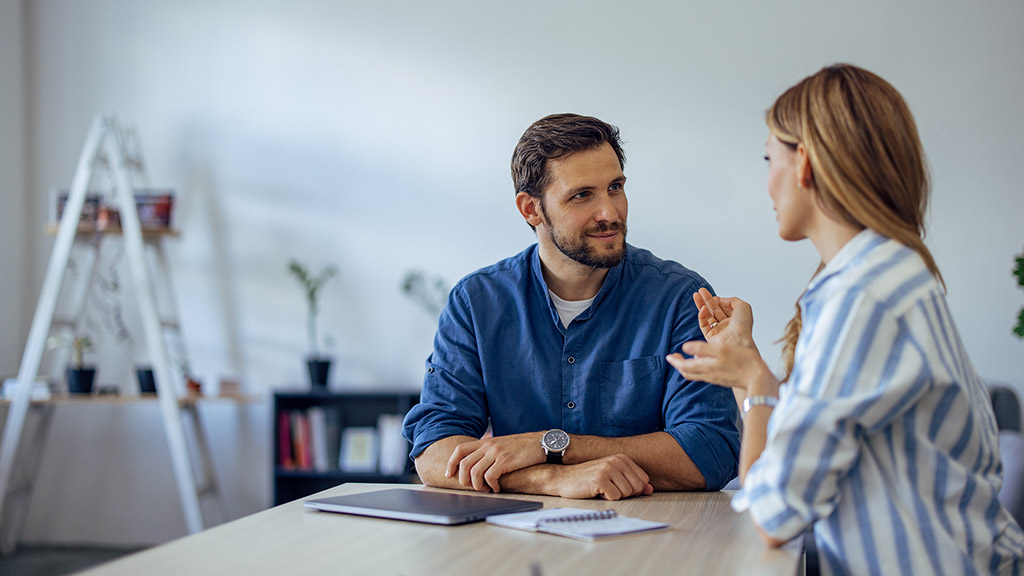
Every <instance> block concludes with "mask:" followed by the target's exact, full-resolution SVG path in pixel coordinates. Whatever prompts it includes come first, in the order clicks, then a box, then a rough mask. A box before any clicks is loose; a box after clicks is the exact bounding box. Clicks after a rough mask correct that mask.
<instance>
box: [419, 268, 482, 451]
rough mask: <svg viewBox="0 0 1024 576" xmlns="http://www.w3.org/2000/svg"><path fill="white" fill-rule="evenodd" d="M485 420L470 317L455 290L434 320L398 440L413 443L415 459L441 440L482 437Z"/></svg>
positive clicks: (467, 305) (458, 289) (466, 307)
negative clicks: (415, 398) (415, 397)
mask: <svg viewBox="0 0 1024 576" xmlns="http://www.w3.org/2000/svg"><path fill="white" fill-rule="evenodd" d="M487 420H488V417H487V406H486V394H485V391H484V384H483V377H482V375H481V369H480V360H479V355H478V354H477V344H476V339H475V336H474V330H473V322H472V314H471V310H470V307H469V304H468V302H467V300H466V298H465V294H464V292H463V291H462V290H461V287H459V286H456V288H455V289H454V290H453V291H452V294H451V296H450V297H449V299H448V304H447V306H446V307H445V309H444V311H443V312H442V313H441V318H440V319H439V320H438V328H437V334H436V335H435V337H434V351H433V353H432V354H431V355H430V357H429V358H428V359H427V362H426V374H425V375H424V378H423V389H422V392H421V393H420V402H419V403H418V404H417V405H416V406H414V407H413V408H412V410H410V411H409V413H408V414H407V415H406V417H405V422H404V425H403V432H402V434H403V436H404V437H405V439H406V440H408V441H410V442H411V443H412V450H411V452H410V456H411V457H413V458H415V457H417V456H419V455H420V454H421V453H422V452H423V450H424V449H426V447H427V446H429V445H431V444H432V443H434V442H436V441H438V440H440V439H442V438H447V437H449V436H460V435H461V436H472V437H474V438H479V437H481V436H483V434H484V432H485V431H486V429H487Z"/></svg>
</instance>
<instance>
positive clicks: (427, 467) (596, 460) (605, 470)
mask: <svg viewBox="0 0 1024 576" xmlns="http://www.w3.org/2000/svg"><path fill="white" fill-rule="evenodd" d="M542 435H543V432H527V433H523V434H511V435H508V436H499V437H491V438H483V439H475V438H472V437H469V436H450V437H448V438H443V439H441V440H438V441H436V442H434V443H433V444H431V445H430V446H428V447H427V448H426V449H425V450H424V451H423V452H422V453H421V454H420V455H419V456H417V457H416V470H417V472H419V475H420V479H421V480H422V481H423V483H424V484H427V485H429V486H438V487H443V488H459V489H463V490H469V489H472V490H477V491H480V492H501V491H506V492H521V493H526V494H547V495H552V496H562V497H565V498H594V497H598V496H600V497H602V498H605V499H607V500H618V499H620V498H628V497H630V496H635V495H638V494H650V493H651V492H653V491H654V490H702V489H704V487H705V486H706V483H705V480H704V476H703V475H702V474H701V472H700V470H698V469H697V466H696V465H694V463H693V461H692V460H691V459H690V458H689V457H688V456H687V455H686V452H684V451H683V449H682V447H681V446H679V443H678V442H676V440H675V438H673V437H672V436H671V435H669V434H668V433H666V432H654V433H651V434H644V435H642V436H628V437H622V438H606V437H601V436H581V435H572V436H571V441H570V443H569V449H568V450H567V451H566V453H565V455H564V457H563V458H564V464H546V463H545V461H546V459H545V455H544V450H543V449H542V448H541V445H540V439H541V436H542Z"/></svg>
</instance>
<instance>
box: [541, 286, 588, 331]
mask: <svg viewBox="0 0 1024 576" xmlns="http://www.w3.org/2000/svg"><path fill="white" fill-rule="evenodd" d="M548 294H550V295H551V301H552V302H554V303H555V310H558V318H559V319H560V320H561V321H562V327H563V328H568V327H569V322H572V321H573V319H574V318H576V317H577V316H579V315H580V314H582V313H583V311H584V310H586V309H587V308H590V305H591V304H593V303H594V298H596V297H597V296H594V298H588V299H586V300H576V301H570V300H562V299H561V298H559V297H558V296H556V295H555V293H554V292H552V291H551V290H548Z"/></svg>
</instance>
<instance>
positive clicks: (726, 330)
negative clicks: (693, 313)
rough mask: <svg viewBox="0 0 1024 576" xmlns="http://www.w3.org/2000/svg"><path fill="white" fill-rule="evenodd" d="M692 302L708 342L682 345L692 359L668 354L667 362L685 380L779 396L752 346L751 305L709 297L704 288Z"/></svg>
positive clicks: (773, 381)
mask: <svg viewBox="0 0 1024 576" xmlns="http://www.w3.org/2000/svg"><path fill="white" fill-rule="evenodd" d="M693 303H694V305H695V306H697V309H698V313H697V318H698V320H699V324H700V329H701V332H703V333H704V337H705V338H706V339H707V342H699V341H694V342H687V343H685V344H683V352H685V353H687V354H689V355H691V356H693V357H692V358H685V357H684V356H683V355H682V354H678V353H676V354H670V355H669V356H668V363H669V364H671V365H672V367H673V368H675V369H676V370H678V371H679V373H680V374H682V375H683V377H684V378H686V379H688V380H703V381H704V382H711V383H712V384H718V385H719V386H727V387H729V388H734V389H738V390H747V391H749V390H750V388H751V387H756V388H757V389H758V392H756V393H759V394H760V393H768V394H771V395H775V394H778V383H777V381H776V380H775V377H774V376H773V375H772V374H771V371H770V370H769V369H768V366H767V365H765V363H764V360H762V359H761V354H760V352H758V350H757V346H756V345H755V344H754V338H753V335H752V330H753V327H754V313H753V310H751V308H750V304H747V303H746V302H744V301H743V300H740V299H739V298H719V297H718V296H712V295H711V292H708V291H707V290H706V289H704V288H701V289H700V292H698V293H696V294H694V295H693ZM771 383H774V386H772V385H771ZM737 399H738V400H740V398H737Z"/></svg>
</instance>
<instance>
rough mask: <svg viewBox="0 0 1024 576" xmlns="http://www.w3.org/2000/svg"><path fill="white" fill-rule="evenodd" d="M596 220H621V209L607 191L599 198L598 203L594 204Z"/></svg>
mask: <svg viewBox="0 0 1024 576" xmlns="http://www.w3.org/2000/svg"><path fill="white" fill-rule="evenodd" d="M594 220H595V221H597V222H617V221H618V220H619V209H618V208H616V206H615V202H613V201H612V198H611V196H609V195H608V194H607V193H605V194H601V195H599V196H598V198H597V204H596V205H595V206H594Z"/></svg>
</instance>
